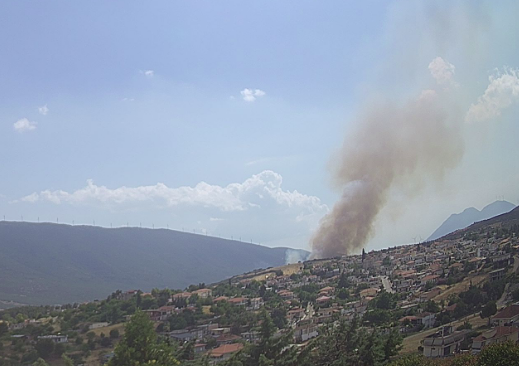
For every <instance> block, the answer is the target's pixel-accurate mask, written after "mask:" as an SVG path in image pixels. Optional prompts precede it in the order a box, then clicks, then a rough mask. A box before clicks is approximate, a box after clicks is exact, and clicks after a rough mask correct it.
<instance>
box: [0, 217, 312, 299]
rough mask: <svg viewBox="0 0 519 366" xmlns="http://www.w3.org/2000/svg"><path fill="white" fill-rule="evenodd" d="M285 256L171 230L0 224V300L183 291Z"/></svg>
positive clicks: (277, 251) (276, 262) (282, 260)
mask: <svg viewBox="0 0 519 366" xmlns="http://www.w3.org/2000/svg"><path fill="white" fill-rule="evenodd" d="M285 252H286V248H267V247H263V246H260V245H254V244H248V243H243V242H238V241H232V240H225V239H219V238H214V237H207V236H202V235H195V234H189V233H183V232H178V231H173V230H163V229H155V230H152V229H139V228H119V229H105V228H100V227H92V226H69V225H57V224H48V223H45V224H34V223H21V222H0V279H1V280H0V300H11V301H16V302H19V303H25V304H55V303H66V302H76V301H86V300H92V299H96V298H104V297H106V296H107V295H109V294H110V293H111V292H113V291H115V290H117V289H121V290H128V289H142V290H150V289H151V288H153V287H159V288H164V287H169V288H184V287H186V286H188V285H189V284H194V283H200V282H206V283H210V282H214V281H218V280H222V279H225V278H227V277H230V276H232V275H236V274H239V273H243V272H247V271H250V270H252V269H256V268H266V267H270V266H279V265H282V264H284V263H285ZM302 252H304V251H302ZM305 253H306V252H305ZM305 253H303V254H305ZM306 254H308V253H306Z"/></svg>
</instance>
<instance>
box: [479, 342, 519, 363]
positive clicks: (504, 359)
mask: <svg viewBox="0 0 519 366" xmlns="http://www.w3.org/2000/svg"><path fill="white" fill-rule="evenodd" d="M477 366H519V347H518V346H517V345H516V344H514V343H512V342H506V343H495V344H492V345H490V346H488V347H486V348H484V349H483V350H482V351H481V353H480V354H479V356H478V362H477Z"/></svg>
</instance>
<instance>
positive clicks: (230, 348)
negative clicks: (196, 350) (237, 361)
mask: <svg viewBox="0 0 519 366" xmlns="http://www.w3.org/2000/svg"><path fill="white" fill-rule="evenodd" d="M242 348H243V345H242V344H241V343H233V344H224V345H222V346H220V347H217V348H215V349H212V350H211V351H210V352H209V357H210V359H211V363H212V364H213V365H214V364H216V363H218V362H221V361H225V360H228V359H229V358H231V356H232V355H233V354H234V353H236V352H238V351H240V350H241V349H242Z"/></svg>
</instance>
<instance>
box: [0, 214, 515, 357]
mask: <svg viewBox="0 0 519 366" xmlns="http://www.w3.org/2000/svg"><path fill="white" fill-rule="evenodd" d="M516 211H518V210H517V209H516V210H514V211H512V213H514V212H515V214H517V212H516ZM518 267H519V224H518V223H517V221H516V220H515V221H514V220H512V221H506V222H504V221H499V220H498V221H495V220H494V221H490V222H488V223H484V224H481V223H480V224H479V225H478V224H476V225H473V226H471V227H469V228H467V229H464V230H460V231H458V232H455V233H453V234H450V235H447V236H446V237H443V238H440V239H438V240H435V241H431V242H425V243H418V244H414V245H407V246H399V247H394V248H388V249H384V250H380V251H372V252H369V253H366V252H364V251H363V253H362V254H361V255H352V256H345V257H339V258H333V259H324V260H311V261H306V262H304V263H297V264H292V265H287V266H282V267H277V268H270V269H264V270H256V271H253V272H250V273H247V274H244V275H240V276H236V277H233V278H230V279H228V280H226V281H223V282H220V283H217V284H213V285H206V284H198V285H191V286H189V287H188V288H186V289H184V290H170V289H154V290H152V291H151V292H149V293H146V292H142V291H140V290H135V289H134V290H128V291H120V290H118V291H116V292H114V293H112V294H111V295H110V296H109V297H108V298H107V299H105V300H102V301H93V302H89V303H82V304H69V305H63V306H45V307H22V308H14V309H9V310H5V311H2V312H0V319H2V320H0V365H25V364H32V362H34V361H35V360H36V359H37V358H38V357H41V358H44V359H46V360H47V362H49V363H50V364H51V365H54V364H55V365H61V364H62V359H61V356H62V355H63V354H66V355H67V357H70V359H72V360H73V362H74V364H76V365H78V364H84V365H99V364H103V363H105V362H107V361H108V360H109V359H110V358H111V357H113V348H114V346H115V345H116V344H117V342H118V341H119V340H120V338H121V336H122V334H123V333H124V324H125V322H127V321H128V320H129V319H130V318H131V317H132V314H134V313H135V311H136V309H142V310H143V311H144V312H145V313H146V314H147V315H148V317H149V319H150V320H151V321H152V322H153V324H154V327H155V330H156V333H157V334H158V335H159V336H161V337H163V338H164V339H168V340H169V342H171V343H172V344H175V345H176V347H178V349H179V350H180V351H179V352H180V353H179V354H181V355H182V357H183V360H184V361H185V362H186V364H189V363H193V364H194V363H195V362H197V360H203V362H205V363H206V364H212V365H214V364H218V363H222V362H225V361H226V360H228V359H230V358H231V357H232V356H233V355H234V354H236V353H238V352H240V350H242V349H243V348H244V347H246V345H247V344H255V343H258V342H259V341H260V338H261V334H260V326H261V323H262V321H263V320H261V319H263V318H262V315H261V314H262V313H267V314H268V316H269V317H270V319H272V322H273V324H274V325H275V328H276V333H277V334H278V336H279V337H282V336H289V337H290V339H291V343H292V344H293V345H294V347H297V349H299V350H304V349H305V347H307V346H308V345H309V344H312V342H313V341H314V340H316V339H318V338H319V337H320V336H321V334H322V329H324V328H325V327H326V326H328V325H330V324H334V323H336V322H337V321H339V320H341V321H345V322H353V321H359V322H360V324H361V326H362V327H364V328H367V329H370V328H374V329H377V331H379V332H380V333H381V334H384V335H390V334H398V337H399V338H400V339H403V341H402V346H401V347H398V349H399V350H400V355H402V354H406V353H420V354H422V355H423V356H425V357H428V358H444V357H450V356H454V355H456V354H464V353H470V354H478V353H479V352H481V351H482V350H483V349H485V348H486V347H488V346H489V345H491V344H493V343H501V342H504V341H512V342H514V343H515V342H518V341H519V274H518V273H517V270H518ZM516 302H517V303H516ZM400 348H401V349H400ZM390 356H391V357H392V358H394V355H390ZM388 358H389V356H388ZM181 359H182V358H181ZM2 362H3V363H2Z"/></svg>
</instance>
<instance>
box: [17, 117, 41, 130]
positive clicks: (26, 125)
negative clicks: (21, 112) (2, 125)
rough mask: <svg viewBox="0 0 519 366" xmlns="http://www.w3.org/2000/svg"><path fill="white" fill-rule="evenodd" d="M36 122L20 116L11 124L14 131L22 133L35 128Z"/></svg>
mask: <svg viewBox="0 0 519 366" xmlns="http://www.w3.org/2000/svg"><path fill="white" fill-rule="evenodd" d="M37 124H38V123H37V122H31V121H29V120H28V119H27V118H22V119H19V120H18V121H16V122H15V123H14V124H13V128H14V129H15V131H17V132H20V133H23V132H26V131H32V130H35V129H36V125H37Z"/></svg>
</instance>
